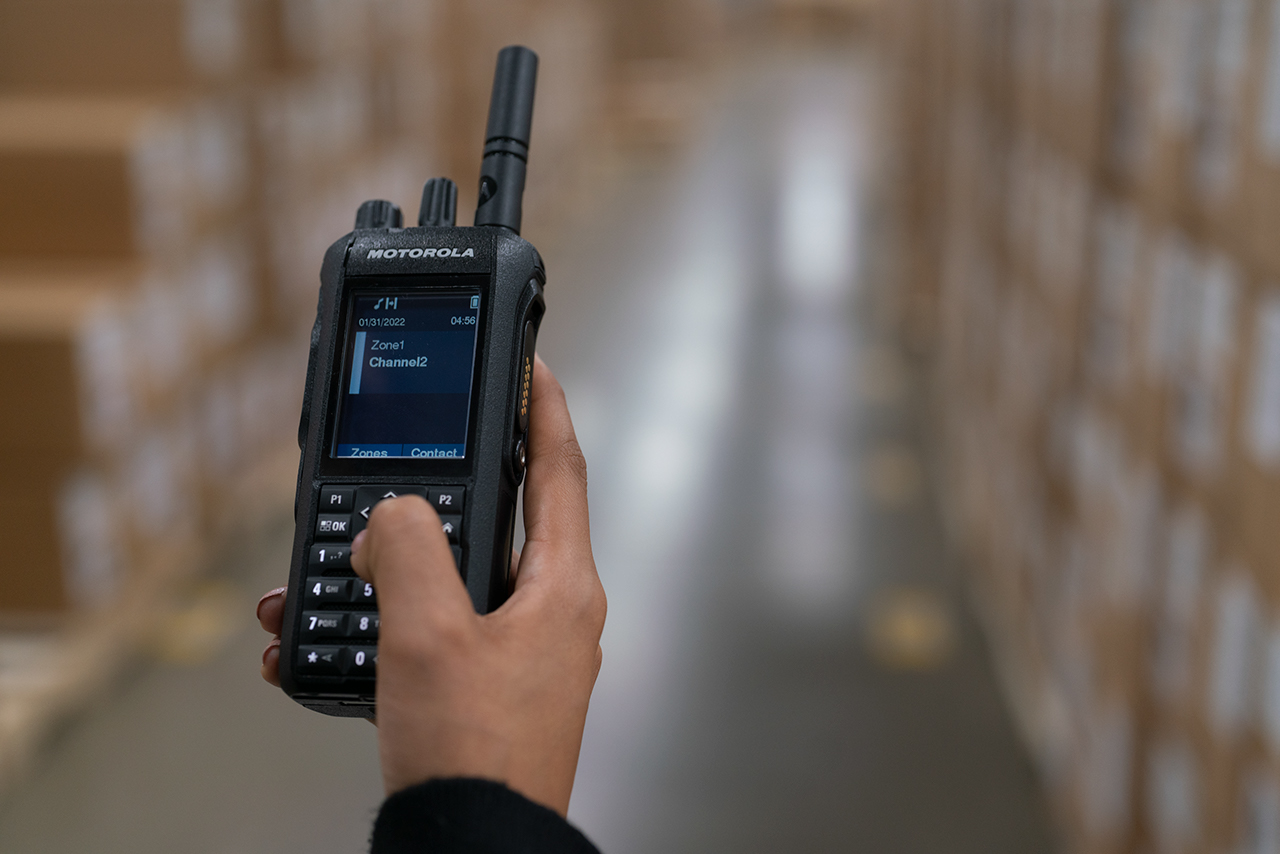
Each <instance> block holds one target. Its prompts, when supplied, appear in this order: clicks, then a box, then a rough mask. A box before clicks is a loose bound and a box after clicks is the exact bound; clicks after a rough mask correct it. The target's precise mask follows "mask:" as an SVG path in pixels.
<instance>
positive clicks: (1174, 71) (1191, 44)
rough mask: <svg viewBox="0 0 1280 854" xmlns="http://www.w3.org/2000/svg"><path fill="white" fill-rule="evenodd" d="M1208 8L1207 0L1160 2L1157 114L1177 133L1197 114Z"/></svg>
mask: <svg viewBox="0 0 1280 854" xmlns="http://www.w3.org/2000/svg"><path fill="white" fill-rule="evenodd" d="M1207 11H1208V10H1207V9H1206V8H1205V3H1204V0H1164V2H1162V3H1160V4H1159V5H1158V6H1157V11H1156V15H1157V27H1158V30H1157V32H1158V44H1159V45H1160V49H1159V50H1157V51H1156V52H1155V55H1154V57H1155V60H1156V69H1157V86H1158V88H1157V95H1156V114H1157V115H1158V117H1159V119H1160V123H1161V125H1163V126H1165V127H1166V128H1168V129H1170V130H1172V131H1174V132H1176V133H1186V132H1187V131H1189V130H1190V129H1191V128H1192V126H1193V125H1194V123H1195V121H1196V119H1197V118H1198V116H1197V112H1198V110H1197V108H1198V106H1199V105H1198V101H1199V98H1198V95H1199V89H1200V81H1201V79H1202V78H1201V70H1202V68H1203V64H1204V59H1205V56H1204V55H1205V53H1206V48H1207V47H1208V46H1207V45H1206V44H1205V33H1206V31H1207V27H1206V23H1207V21H1206V20H1205V19H1206V17H1207Z"/></svg>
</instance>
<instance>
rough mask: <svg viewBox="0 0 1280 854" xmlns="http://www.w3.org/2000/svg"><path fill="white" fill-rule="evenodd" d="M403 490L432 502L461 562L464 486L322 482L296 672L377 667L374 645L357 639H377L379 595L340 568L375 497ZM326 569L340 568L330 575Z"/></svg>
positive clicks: (357, 671)
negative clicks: (428, 486)
mask: <svg viewBox="0 0 1280 854" xmlns="http://www.w3.org/2000/svg"><path fill="white" fill-rule="evenodd" d="M401 495H420V496H422V497H423V498H426V499H427V501H429V502H430V503H431V506H432V507H434V508H435V510H436V512H437V513H438V514H439V516H440V523H441V525H442V526H443V528H444V532H445V534H446V535H447V536H448V538H449V544H450V551H451V552H452V553H453V559H454V562H455V564H457V566H458V568H459V569H461V567H462V547H461V546H460V545H459V544H458V543H459V542H460V540H461V536H462V510H463V503H464V499H465V497H466V489H465V487H461V486H445V487H432V488H431V489H426V488H424V487H420V486H362V487H359V488H350V487H347V488H344V487H336V486H335V487H330V486H326V487H322V488H321V490H320V502H319V504H320V506H319V511H320V512H319V514H318V516H317V519H316V539H317V540H319V541H321V542H317V543H315V544H314V545H313V546H311V551H310V555H309V561H308V565H309V567H310V569H311V572H313V573H316V574H315V575H312V576H309V577H308V578H307V586H306V589H305V590H304V594H305V595H304V597H303V602H304V606H305V608H306V610H304V611H303V613H302V633H301V640H302V645H300V646H299V647H298V661H297V665H298V670H299V672H302V673H307V674H310V675H317V676H343V675H346V676H366V677H372V676H373V675H374V674H375V673H376V668H377V660H378V650H377V647H376V646H362V645H361V644H376V643H377V642H378V629H379V627H380V624H381V617H380V616H379V614H378V612H377V611H376V610H371V608H376V606H377V604H378V599H377V594H376V592H375V591H374V589H373V585H372V584H369V583H367V582H365V581H362V580H360V579H359V578H352V577H350V576H349V575H347V574H346V573H350V571H351V545H350V542H351V540H352V539H353V538H354V537H355V535H356V534H358V533H359V532H360V531H362V530H364V528H365V526H366V525H367V524H368V520H369V516H370V514H371V513H372V512H373V508H374V506H375V505H377V503H378V502H379V501H383V500H385V499H388V498H397V497H399V496H401ZM330 572H339V573H343V574H342V575H341V576H339V577H334V576H330V575H328V573H330ZM322 573H323V574H322ZM316 609H321V610H316ZM348 642H349V643H348Z"/></svg>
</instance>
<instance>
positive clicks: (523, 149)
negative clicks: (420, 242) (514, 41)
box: [476, 45, 538, 234]
mask: <svg viewBox="0 0 1280 854" xmlns="http://www.w3.org/2000/svg"><path fill="white" fill-rule="evenodd" d="M537 83H538V55H537V54H536V53H534V52H533V51H531V50H529V48H527V47H520V46H519V45H512V46H511V47H504V48H503V49H502V50H501V51H499V52H498V67H497V70H496V71H494V74H493V96H492V97H491V98H490V100H489V127H488V129H487V130H486V131H485V139H484V159H483V160H482V161H481V162H480V201H479V204H478V205H477V206H476V225H500V226H502V227H503V228H509V229H511V230H512V231H514V232H515V233H516V234H519V233H520V216H521V205H522V202H523V200H524V173H525V165H526V163H527V162H528V160H529V130H530V127H531V125H532V124H533V92H534V89H535V88H536V86H537Z"/></svg>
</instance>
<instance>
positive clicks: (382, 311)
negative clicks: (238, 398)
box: [280, 47, 546, 717]
mask: <svg viewBox="0 0 1280 854" xmlns="http://www.w3.org/2000/svg"><path fill="white" fill-rule="evenodd" d="M537 69H538V57H537V55H536V54H534V53H533V51H531V50H529V49H527V48H523V47H508V48H505V49H504V50H502V51H501V52H500V53H499V54H498V67H497V72H496V74H495V76H494V81H493V97H492V100H491V102H490V104H489V125H488V131H487V133H486V138H485V145H484V158H483V160H482V164H481V169H480V175H481V177H480V197H479V205H478V208H477V210H476V219H475V226H474V227H471V228H459V227H457V226H456V225H455V217H456V208H457V187H456V186H455V185H454V183H453V182H452V181H450V180H448V179H447V178H433V179H432V180H430V181H428V182H427V184H426V187H425V188H424V190H423V193H422V207H421V209H420V211H419V213H418V227H417V228H403V227H401V226H402V223H401V213H400V209H399V208H397V207H396V206H395V205H393V204H391V203H390V202H385V201H370V202H365V203H364V204H363V205H361V207H360V211H359V213H358V214H357V215H356V227H355V230H354V231H352V232H351V233H350V234H348V235H346V236H345V237H343V238H341V239H340V240H338V241H337V242H336V243H334V244H333V245H332V246H330V247H329V250H328V252H327V253H325V258H324V265H323V268H322V269H321V272H320V304H319V307H318V309H317V315H316V323H315V327H314V329H313V330H312V334H311V358H310V362H309V365H308V368H307V384H306V389H305V392H304V398H303V408H302V421H301V423H300V425H299V427H298V443H299V445H300V446H301V448H302V462H301V466H300V468H299V472H298V493H297V501H296V506H295V512H294V515H295V519H296V524H297V530H296V532H295V534H294V540H293V562H292V566H291V568H290V571H289V593H288V596H287V599H286V602H287V604H286V608H285V615H284V634H283V639H282V642H281V646H280V682H281V685H282V686H283V687H284V690H285V692H286V693H288V694H289V696H291V697H293V698H294V699H295V700H297V701H298V702H299V703H301V704H302V705H304V706H306V707H307V708H310V709H315V710H316V711H320V712H324V713H326V714H331V715H342V716H349V717H367V716H370V715H372V713H373V703H374V685H375V674H376V671H377V660H378V651H377V644H378V610H377V595H376V592H375V591H374V589H373V587H372V585H369V584H366V583H364V582H363V581H361V580H360V579H359V578H357V577H356V575H355V573H354V572H352V570H351V540H352V538H354V537H355V535H356V534H357V533H359V532H360V531H361V530H362V529H363V528H364V526H365V525H366V524H367V522H368V518H369V514H370V512H371V511H372V509H373V507H374V505H375V504H377V503H378V502H379V501H382V500H383V499H386V498H392V497H395V496H399V495H410V494H412V495H420V496H423V497H424V498H426V499H427V501H429V502H430V503H431V505H432V506H433V507H434V508H435V509H436V512H437V513H439V514H440V519H441V522H442V524H443V526H444V530H445V533H446V534H447V535H448V537H449V542H450V543H451V544H452V546H453V556H454V560H455V561H456V562H457V565H458V570H459V572H461V574H462V578H463V580H464V581H465V583H466V586H467V591H468V592H469V593H470V594H471V601H472V603H473V604H474V605H475V608H476V610H477V611H478V612H480V613H487V612H488V611H491V610H493V609H494V608H496V607H498V606H499V605H501V604H502V602H503V601H505V599H506V598H507V593H508V573H509V571H510V566H511V547H512V537H513V533H514V528H515V509H516V494H517V491H518V490H519V488H520V483H521V482H522V480H523V479H524V467H525V454H526V443H527V441H528V426H529V385H530V382H531V379H532V375H533V353H534V343H535V340H536V337H537V333H538V325H539V323H540V322H541V320H542V315H543V312H544V311H545V304H544V302H543V298H542V289H543V286H544V284H545V283H546V275H545V273H544V270H543V266H542V259H541V258H540V257H539V256H538V252H537V250H535V249H534V248H533V246H532V245H530V244H529V243H528V242H527V241H525V240H523V239H521V237H520V215H521V199H522V196H523V194H524V177H525V163H526V159H527V156H528V152H529V130H530V124H531V122H532V117H533V94H534V86H535V82H536V78H537Z"/></svg>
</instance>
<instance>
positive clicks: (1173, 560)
mask: <svg viewBox="0 0 1280 854" xmlns="http://www.w3.org/2000/svg"><path fill="white" fill-rule="evenodd" d="M1208 554H1209V526H1208V523H1207V522H1206V520H1205V518H1204V514H1203V513H1202V512H1201V511H1200V510H1199V508H1196V507H1194V506H1191V505H1187V506H1184V507H1182V508H1181V509H1179V510H1178V511H1176V512H1175V513H1174V514H1173V517H1172V518H1171V519H1170V521H1169V539H1168V550H1167V553H1166V561H1167V564H1166V570H1165V576H1164V595H1163V597H1162V598H1163V601H1162V603H1161V604H1162V607H1161V613H1160V614H1159V616H1158V618H1157V620H1158V622H1157V632H1156V648H1155V656H1154V661H1153V665H1154V673H1153V680H1154V682H1155V688H1156V691H1157V693H1158V694H1159V696H1160V697H1161V698H1162V699H1163V700H1165V701H1166V702H1172V701H1175V700H1178V699H1181V698H1183V697H1185V696H1186V693H1187V691H1188V689H1189V688H1190V684H1191V662H1192V651H1193V650H1192V632H1193V631H1194V628H1195V623H1196V618H1197V616H1198V610H1197V609H1198V606H1199V603H1200V591H1201V589H1202V588H1203V585H1204V581H1203V579H1204V566H1205V561H1206V560H1207V558H1208Z"/></svg>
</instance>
